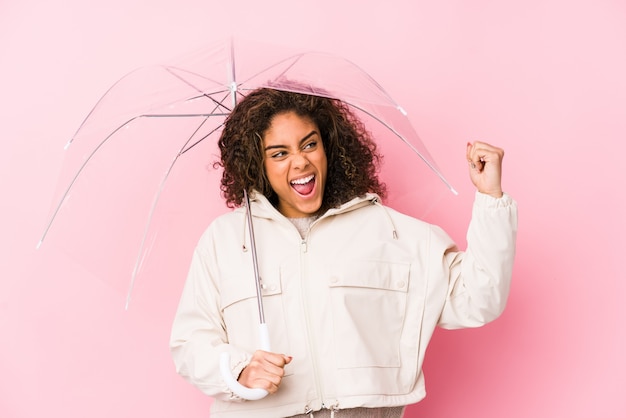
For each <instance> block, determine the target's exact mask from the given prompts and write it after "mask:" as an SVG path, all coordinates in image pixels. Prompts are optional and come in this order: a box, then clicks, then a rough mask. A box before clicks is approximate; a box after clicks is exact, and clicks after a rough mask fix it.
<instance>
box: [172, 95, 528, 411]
mask: <svg viewBox="0 0 626 418" xmlns="http://www.w3.org/2000/svg"><path fill="white" fill-rule="evenodd" d="M219 146H220V150H221V162H220V164H221V165H222V166H223V168H224V173H223V177H222V186H221V188H222V192H223V194H224V196H225V198H226V201H227V204H228V205H229V206H230V207H238V208H236V209H235V210H234V211H233V212H231V213H228V214H226V215H223V216H221V217H219V218H218V219H216V220H215V221H214V222H213V223H212V224H211V226H210V227H209V228H208V229H207V231H206V232H205V234H204V235H203V236H202V238H201V239H200V242H199V243H198V246H197V248H196V251H195V253H194V256H193V260H192V263H191V268H190V272H189V276H188V279H187V283H186V285H185V289H184V291H183V295H182V297H181V301H180V305H179V308H178V312H177V314H176V318H175V321H174V324H173V328H172V338H171V350H172V354H173V357H174V360H175V363H176V366H177V370H178V372H179V373H180V374H181V375H182V376H184V377H185V378H186V379H187V380H188V381H190V382H191V383H193V384H194V385H196V386H197V387H198V388H199V389H200V390H202V391H203V392H204V393H206V394H208V395H210V396H212V397H214V398H215V401H214V403H213V406H212V411H211V416H212V417H272V418H275V417H291V416H309V415H310V416H313V415H314V416H315V417H317V418H319V417H323V416H336V417H339V418H343V417H401V416H402V413H403V407H404V406H405V405H408V404H411V403H415V402H418V401H420V400H421V399H422V398H423V397H424V396H425V388H424V377H423V374H422V364H423V361H424V354H425V351H426V347H427V345H428V342H429V340H430V338H431V336H432V333H433V331H434V328H435V326H437V325H439V326H441V327H445V328H461V327H476V326H480V325H483V324H485V323H487V322H489V321H491V320H493V319H495V318H496V317H498V316H499V315H500V313H501V312H502V310H503V309H504V305H505V303H506V298H507V295H508V290H509V283H510V278H511V271H512V265H513V257H514V252H515V235H516V227H517V208H516V204H515V202H514V201H513V200H512V199H511V198H510V197H509V196H508V195H506V194H504V193H503V192H502V189H501V163H502V157H503V151H502V150H500V149H499V148H496V147H493V146H491V145H488V144H485V143H474V144H468V145H467V161H468V165H469V172H470V178H471V180H472V182H473V183H474V185H475V186H476V188H477V193H476V199H475V204H474V209H473V217H472V221H471V224H470V227H469V230H468V248H467V250H466V251H465V252H461V251H459V249H458V248H457V247H456V245H455V244H454V242H452V240H451V239H450V238H449V237H448V236H447V235H446V234H445V232H443V231H442V230H441V229H440V228H438V227H436V226H433V225H429V224H427V223H425V222H422V221H420V220H417V219H414V218H411V217H409V216H406V215H403V214H401V213H398V212H397V211H395V210H393V209H391V208H389V207H386V206H383V205H382V204H381V198H382V197H384V195H385V187H384V184H382V183H381V182H380V181H379V179H378V177H377V169H378V164H379V161H380V157H379V155H378V154H377V152H376V147H375V144H374V142H373V141H372V139H371V138H370V136H369V134H368V132H367V131H366V130H365V129H364V127H363V125H362V124H361V123H360V122H359V121H358V120H357V119H356V118H355V117H354V116H353V115H352V114H351V113H350V111H349V110H348V109H347V107H346V106H345V105H344V104H343V103H341V102H339V101H335V100H331V99H326V98H321V97H316V96H309V95H302V94H296V93H289V92H281V91H277V90H272V89H260V90H257V91H255V92H253V93H251V94H250V95H248V96H247V97H246V98H245V99H244V100H242V101H241V103H239V104H238V105H237V107H236V108H235V109H234V111H233V112H232V113H231V115H230V116H229V118H228V119H227V121H226V124H225V127H224V130H223V133H222V136H221V138H220V141H219ZM244 189H246V190H247V191H248V192H249V194H250V197H251V209H250V210H251V213H252V216H253V218H254V221H253V223H254V228H255V237H256V241H257V253H258V258H259V270H260V276H261V278H262V281H263V295H264V296H263V297H264V307H265V317H266V318H267V322H268V324H269V329H270V333H271V341H272V351H273V352H264V351H260V350H257V348H258V344H259V337H258V331H257V326H258V324H257V322H256V318H257V306H256V300H255V294H256V293H255V292H256V290H255V285H254V280H253V276H252V269H253V268H252V264H251V263H252V261H251V256H250V254H249V253H248V252H247V249H248V248H249V245H250V244H249V237H248V236H247V233H246V231H247V230H246V215H245V210H244V208H242V207H239V206H240V205H241V202H242V199H243V191H244ZM222 352H228V353H229V354H230V358H231V364H230V366H231V371H232V373H233V376H234V377H236V378H237V379H238V381H239V383H241V384H242V385H244V386H246V387H250V388H263V389H265V390H267V391H268V392H269V393H270V395H269V396H267V397H265V398H264V399H262V400H257V401H244V400H242V399H240V398H238V396H237V395H235V394H234V393H232V392H231V391H230V390H229V389H228V387H227V386H226V384H225V383H224V381H223V379H222V377H221V375H220V372H219V364H218V363H219V356H220V353H222Z"/></svg>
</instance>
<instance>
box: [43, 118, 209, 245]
mask: <svg viewBox="0 0 626 418" xmlns="http://www.w3.org/2000/svg"><path fill="white" fill-rule="evenodd" d="M211 116H219V115H211V114H186V115H175V114H163V115H159V117H191V118H193V117H204V118H208V117H211ZM150 117H155V116H154V115H138V116H134V117H132V118H130V119H128V120H127V121H126V122H124V123H123V124H121V125H120V126H118V127H117V128H116V129H114V130H113V131H112V132H111V133H110V134H109V135H107V136H106V137H105V138H104V139H103V140H102V141H101V142H100V143H99V144H98V146H97V147H95V148H94V149H93V151H91V153H90V154H89V156H88V157H87V158H86V159H85V161H83V163H82V164H81V166H80V168H79V169H78V171H77V172H76V174H75V175H74V177H73V178H72V181H71V182H70V184H69V186H68V187H67V189H66V190H65V192H64V193H63V196H62V197H61V200H60V202H59V204H58V205H57V206H56V208H55V210H54V212H53V213H52V216H51V218H50V221H49V222H48V224H47V226H46V228H45V230H44V232H43V234H42V236H41V238H40V239H39V242H38V243H37V248H40V247H41V245H42V243H43V241H44V240H45V238H46V236H47V235H48V232H49V231H50V228H51V227H52V224H53V223H54V220H55V219H56V217H57V216H58V214H59V211H60V210H61V207H62V206H63V203H65V201H66V200H67V197H68V195H69V193H70V191H71V190H72V189H73V187H74V184H76V181H77V180H78V178H79V177H80V176H81V174H82V173H83V171H84V170H85V168H86V167H87V165H88V164H89V163H90V162H91V159H92V158H93V157H94V156H95V155H96V153H97V152H98V151H99V150H100V148H102V147H103V146H104V144H106V143H107V142H108V141H109V139H111V138H112V137H113V136H114V135H115V134H116V133H117V132H118V131H119V130H120V129H122V128H124V127H125V126H127V125H128V124H129V123H131V122H133V121H135V120H137V119H140V118H150ZM77 132H78V131H77ZM71 143H72V141H70V142H68V143H67V145H66V146H65V149H66V150H67V149H68V146H69V145H70V144H71ZM187 143H188V141H187V142H186V143H185V145H186V144H187ZM183 149H184V147H183Z"/></svg>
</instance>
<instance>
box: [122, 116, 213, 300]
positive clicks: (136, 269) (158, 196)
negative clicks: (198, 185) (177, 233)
mask: <svg viewBox="0 0 626 418" xmlns="http://www.w3.org/2000/svg"><path fill="white" fill-rule="evenodd" d="M204 122H206V120H205V121H203V122H202V124H204ZM202 124H201V125H200V126H199V127H198V128H197V129H196V130H195V131H194V133H193V134H191V136H190V137H189V139H187V141H186V142H185V144H184V145H183V146H182V147H181V149H180V150H179V152H178V153H177V154H176V156H175V157H174V158H173V159H172V162H171V163H170V165H169V167H168V169H167V170H166V172H165V175H164V176H163V179H162V180H161V183H160V184H159V189H158V191H157V193H156V194H155V195H154V199H153V201H152V205H151V206H150V212H149V214H148V219H147V220H146V223H145V226H144V233H143V236H142V238H141V244H140V245H139V253H138V255H137V259H136V260H135V266H134V268H133V273H132V276H131V279H130V284H129V287H128V292H127V294H126V306H125V309H126V310H128V307H129V306H130V300H131V294H132V291H133V289H134V287H135V281H136V278H137V275H138V274H139V271H140V270H141V267H142V265H143V262H144V259H145V255H146V251H147V250H146V249H145V248H146V240H147V238H148V231H149V230H150V225H151V223H152V218H153V217H154V212H155V210H156V207H157V205H158V203H159V200H160V199H161V194H162V193H163V189H164V188H165V183H166V182H167V179H168V178H169V176H170V174H171V172H172V169H173V168H174V165H175V164H176V163H177V162H178V158H179V157H180V156H181V155H183V154H184V153H185V152H187V151H189V149H191V148H192V147H194V146H196V145H197V144H198V143H200V142H201V141H203V140H204V139H206V138H207V137H208V136H209V135H211V134H212V133H213V132H215V131H217V130H218V129H219V128H220V127H221V125H220V126H219V127H217V128H215V129H213V130H212V131H211V132H209V133H208V134H207V135H205V136H203V137H202V138H201V139H200V140H198V141H197V142H195V143H194V144H193V145H191V146H190V147H188V148H187V144H188V143H189V141H190V140H191V138H193V136H194V135H195V134H196V133H197V132H198V130H199V129H200V127H201V126H202Z"/></svg>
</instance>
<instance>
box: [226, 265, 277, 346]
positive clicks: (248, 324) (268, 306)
mask: <svg viewBox="0 0 626 418" xmlns="http://www.w3.org/2000/svg"><path fill="white" fill-rule="evenodd" d="M267 277H268V278H267V279H265V278H264V279H263V289H262V294H263V308H264V313H265V319H266V321H267V323H268V328H269V332H270V343H271V345H272V347H271V349H272V351H277V350H286V348H288V344H287V341H286V336H285V334H286V333H285V321H284V317H285V316H284V311H283V303H282V297H281V296H282V286H281V281H280V276H279V275H278V274H277V273H276V274H268V275H267ZM220 292H221V306H222V314H223V320H224V325H225V327H226V332H227V335H228V342H229V343H230V344H232V345H234V346H237V347H238V348H240V349H244V350H246V351H248V352H250V353H253V352H254V351H255V350H258V349H260V348H261V347H260V336H259V306H258V302H257V294H256V284H255V281H254V277H253V276H252V275H251V274H246V275H244V277H239V276H237V277H235V276H230V277H226V278H225V279H224V280H223V281H222V283H221V288H220ZM285 346H287V347H285ZM279 352H280V351H279Z"/></svg>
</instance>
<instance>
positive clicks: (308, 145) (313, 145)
mask: <svg viewBox="0 0 626 418" xmlns="http://www.w3.org/2000/svg"><path fill="white" fill-rule="evenodd" d="M316 147H317V141H310V142H307V143H306V144H304V147H302V149H305V150H307V149H309V150H310V149H314V148H316Z"/></svg>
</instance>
